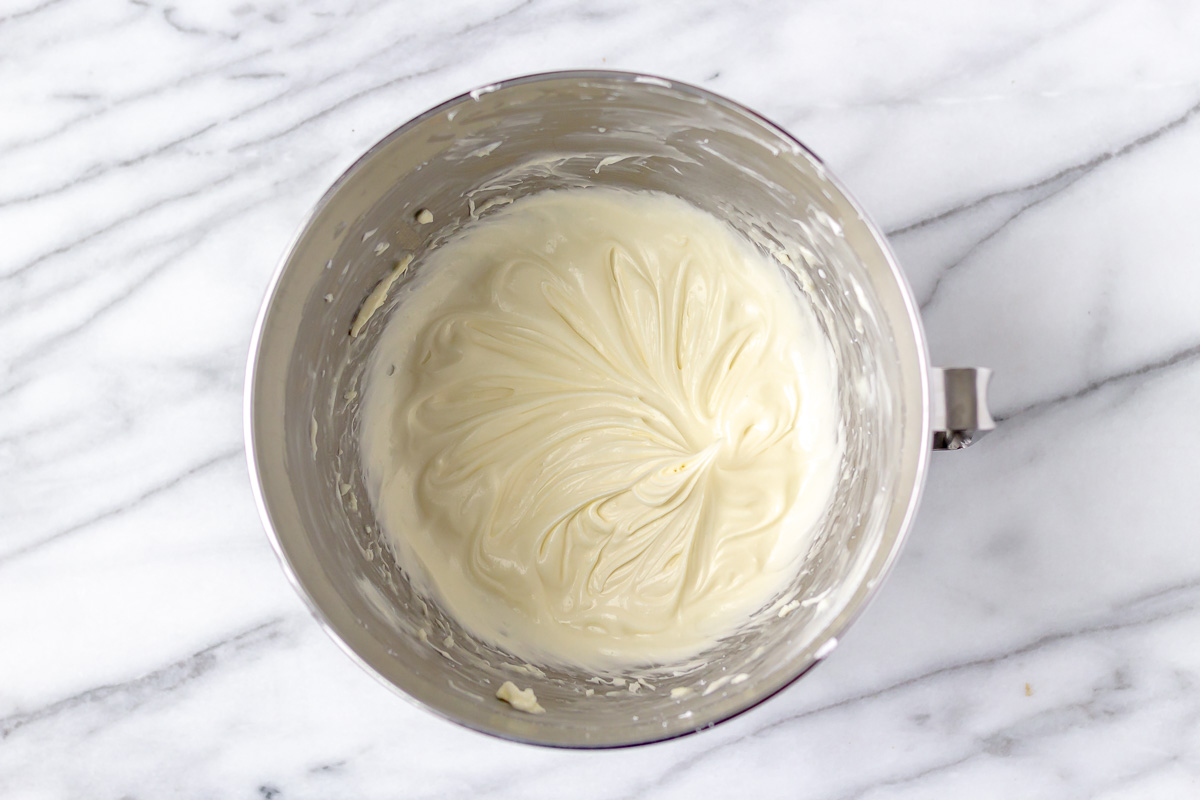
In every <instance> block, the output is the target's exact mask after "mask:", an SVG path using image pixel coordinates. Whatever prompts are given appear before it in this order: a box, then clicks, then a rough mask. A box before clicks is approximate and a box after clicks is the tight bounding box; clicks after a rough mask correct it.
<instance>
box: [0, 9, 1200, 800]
mask: <svg viewBox="0 0 1200 800" xmlns="http://www.w3.org/2000/svg"><path fill="white" fill-rule="evenodd" d="M912 5H916V4H897V3H890V2H886V1H885V0H868V1H864V2H835V1H834V0H811V1H810V2H804V3H786V2H777V3H773V4H771V3H764V4H757V5H756V4H751V3H746V4H743V3H730V2H727V1H722V2H682V0H676V1H675V2H660V3H636V4H635V3H616V4H605V3H591V4H577V3H570V2H559V1H557V0H524V2H522V1H521V0H490V2H487V3H478V4H468V3H464V2H432V3H400V2H378V1H375V2H359V3H340V2H334V1H333V0H314V1H313V2H297V3H276V2H268V3H262V2H259V0H217V1H215V2H203V3H202V2H199V0H193V1H192V2H186V0H176V3H175V4H172V3H171V2H169V0H168V1H167V2H164V0H130V1H129V2H119V1H118V0H110V1H109V2H84V0H3V1H2V2H0V109H2V110H0V242H2V243H3V247H2V248H0V369H2V373H0V796H3V797H5V798H43V797H45V798H54V797H97V798H103V797H108V798H118V797H136V798H151V797H175V796H178V797H229V798H238V797H244V798H255V797H258V798H272V797H274V798H322V797H372V798H373V797H378V798H391V797H446V798H468V797H472V798H473V797H479V796H522V797H532V798H562V797H581V798H621V797H667V798H690V797H693V796H697V797H699V796H705V797H707V796H712V795H713V794H716V793H717V791H718V790H720V793H723V794H731V795H736V796H749V797H767V796H789V797H797V796H803V797H815V798H858V797H862V798H918V797H920V798H926V797H972V798H990V797H996V798H1011V797H1045V798H1065V797H1083V796H1102V797H1154V798H1164V797H1196V796H1200V521H1198V520H1200V468H1198V467H1197V449H1196V448H1197V445H1198V444H1200V414H1197V411H1196V408H1197V405H1196V400H1197V398H1198V397H1200V269H1198V267H1197V264H1198V253H1200V222H1198V213H1200V182H1198V180H1197V179H1198V177H1200V47H1197V42H1198V41H1200V6H1197V5H1196V4H1194V3H1188V2H1167V1H1166V0H1164V2H1146V3H1121V2H1092V1H1089V2H1075V1H1072V2H1057V3H1039V2H1024V3H1015V4H1014V3H994V4H988V5H990V6H992V8H991V9H990V10H984V9H983V8H981V7H977V6H981V5H982V4H969V3H961V2H952V1H947V2H940V3H935V2H930V3H921V4H919V5H920V6H921V7H922V11H921V13H920V14H916V13H914V12H910V11H906V10H903V9H906V8H908V7H909V6H912ZM601 66H603V67H614V68H625V69H634V70H641V71H648V72H653V73H661V74H664V75H667V76H670V77H675V78H679V79H683V80H688V81H692V82H695V83H699V84H702V85H704V86H708V87H711V88H712V89H714V90H717V91H719V92H722V93H725V94H727V95H729V96H731V97H733V98H735V99H738V100H740V101H743V102H745V103H747V104H748V105H750V106H751V107H754V108H756V109H758V110H760V111H762V112H763V113H765V114H766V115H767V116H769V117H771V118H773V119H775V120H776V121H778V122H779V123H781V124H783V125H784V126H785V127H787V128H789V129H790V130H792V131H793V132H795V133H796V134H797V135H798V136H799V137H800V138H801V139H803V140H804V141H805V142H807V143H808V144H809V145H810V146H812V147H813V148H814V149H815V150H816V151H817V152H818V153H820V154H821V155H822V156H823V157H824V158H825V159H826V161H827V162H828V163H829V165H830V166H831V168H832V169H833V170H834V171H835V172H837V173H838V174H839V175H840V176H841V177H842V178H843V179H844V180H845V181H846V182H847V183H848V184H849V186H850V187H851V188H852V190H854V191H855V192H856V194H857V195H858V197H859V199H860V200H862V201H863V202H864V203H865V204H866V205H867V207H868V208H869V209H870V210H871V211H872V212H873V213H874V215H875V216H876V218H877V219H878V220H879V221H880V222H881V223H882V224H883V226H884V227H886V228H887V229H888V230H889V231H892V232H893V233H894V243H895V246H896V248H897V250H898V252H899V253H900V255H901V257H902V259H903V261H904V263H905V265H906V268H907V270H908V272H909V275H910V277H911V280H912V283H913V285H914V288H915V290H916V293H917V295H918V296H919V297H920V298H921V300H922V302H923V304H924V310H925V318H926V322H927V327H928V332H929V337H930V342H931V348H932V351H933V355H934V358H935V360H936V361H937V362H939V363H944V364H945V363H951V362H954V363H966V364H977V363H978V364H986V365H990V366H992V367H994V368H995V369H996V372H997V377H996V380H995V386H994V391H993V400H994V404H995V406H996V407H997V410H998V412H999V414H1000V416H1002V417H1003V418H1004V422H1003V425H1002V427H1001V428H1000V430H998V431H997V432H996V433H995V434H993V435H992V436H991V437H990V438H988V439H985V440H984V441H983V443H982V444H980V445H979V446H978V447H977V448H975V449H972V450H971V451H968V452H966V453H960V454H943V455H941V456H939V457H938V458H936V459H935V462H936V463H934V465H933V469H932V473H931V475H930V480H929V485H928V489H927V491H926V501H925V503H924V506H923V508H922V510H921V513H920V516H919V519H918V520H917V524H916V527H915V530H914V531H913V535H912V537H911V539H910V543H909V545H908V548H907V550H906V552H905V554H904V557H903V558H902V560H901V562H900V564H899V567H898V568H897V570H896V571H895V573H894V574H893V576H892V577H891V579H890V580H889V582H888V583H887V585H886V587H885V588H884V590H883V592H882V594H881V595H880V597H879V599H878V600H877V602H876V603H875V604H874V605H873V606H872V607H871V608H870V610H869V611H868V613H867V614H866V615H865V616H864V617H863V618H862V619H861V620H860V622H859V623H858V624H857V625H856V626H855V627H854V628H853V629H852V631H851V632H850V634H849V635H848V636H847V637H846V639H845V641H844V643H843V646H842V647H840V648H839V649H838V651H837V652H836V653H835V654H834V655H833V656H832V657H831V658H830V659H829V660H828V661H827V662H826V663H825V664H823V665H822V666H821V667H820V668H818V669H817V670H816V671H815V672H813V673H812V674H810V675H809V676H808V677H806V678H805V679H804V680H802V681H800V682H799V683H798V684H796V685H794V686H793V687H792V688H791V689H789V690H788V691H786V692H785V693H784V694H782V695H781V696H779V697H777V698H776V699H774V700H772V701H771V702H769V703H768V704H766V705H765V706H763V707H761V708H759V709H757V710H755V711H753V712H751V713H749V714H747V715H745V716H743V717H741V718H739V719H737V720H735V721H733V722H730V723H728V724H726V725H723V726H721V727H718V728H717V729H715V730H712V731H708V732H705V733H703V734H701V735H699V736H693V737H689V738H687V739H684V740H680V741H677V742H672V743H667V744H662V745H657V746H653V747H648V748H641V749H635V750H629V751H618V752H608V753H569V752H556V751H549V750H543V749H537V748H529V747H522V746H518V745H512V744H508V743H505V742H501V741H496V740H493V739H490V738H487V737H484V736H481V735H478V734H474V733H471V732H469V731H466V730H462V729H459V728H457V727H455V726H453V725H451V724H449V723H445V722H442V721H440V720H437V719H435V718H433V717H432V716H429V715H427V714H425V713H423V712H421V711H418V710H415V709H413V708H411V707H409V705H407V704H406V703H404V702H402V701H401V700H399V699H396V698H393V697H391V696H389V695H388V693H386V692H385V691H384V690H383V689H381V688H380V687H379V686H377V685H376V684H375V683H374V682H373V680H372V679H371V678H369V677H368V676H367V675H365V674H363V673H362V672H360V671H359V669H358V668H357V667H356V666H354V665H353V664H352V663H351V662H350V661H349V660H348V659H346V658H345V657H344V656H343V655H342V654H341V653H340V652H339V651H338V650H337V649H336V648H335V646H334V645H333V644H332V643H331V642H330V641H329V640H328V639H327V638H326V637H325V635H324V634H323V633H322V632H321V631H320V630H319V629H318V628H317V626H316V624H315V623H314V622H313V621H312V620H311V619H310V618H309V616H308V615H307V613H306V611H305V610H304V609H303V607H302V605H301V603H300V601H299V599H298V598H297V597H295V596H294V594H293V592H292V590H291V589H290V588H289V587H288V585H287V584H286V582H285V580H284V578H283V575H282V573H281V572H280V570H279V568H278V567H277V565H276V563H275V559H274V556H273V555H272V553H271V551H270V549H269V547H268V545H267V542H266V538H265V537H264V535H263V533H262V530H261V527H260V525H259V521H258V517H257V515H256V513H255V510H254V506H253V503H252V500H251V494H250V489H249V485H248V481H247V475H246V467H245V464H244V458H243V455H242V428H241V391H242V375H243V364H244V359H245V355H246V349H247V346H248V340H249V333H250V327H251V323H252V320H253V318H254V315H255V312H256V310H257V307H258V304H259V301H260V299H261V296H262V292H263V290H264V288H265V286H266V282H267V278H268V275H269V274H270V272H271V270H272V269H273V267H274V264H275V262H276V259H277V257H278V256H279V254H280V252H281V250H282V249H283V247H284V246H285V244H286V243H287V241H288V239H289V237H290V235H291V233H292V232H293V230H294V228H295V226H296V225H297V224H298V223H299V221H300V219H301V218H302V216H303V214H304V212H305V211H306V209H307V208H308V207H309V206H310V205H311V204H312V203H313V202H314V201H315V200H316V199H317V197H318V196H319V195H320V194H321V192H322V191H323V190H324V188H325V187H326V186H327V185H328V184H329V183H330V182H331V181H332V180H333V179H334V178H335V177H336V176H337V175H338V174H339V173H340V172H341V171H342V170H343V169H344V168H345V167H346V166H348V165H349V164H350V163H351V161H352V160H353V159H354V158H355V157H356V156H357V155H358V154H359V153H360V152H362V151H363V150H364V149H365V148H367V147H368V146H369V145H370V144H372V143H373V142H374V141H375V140H377V139H378V138H380V137H381V136H383V135H384V134H385V133H387V132H388V131H390V130H391V129H392V128H393V127H395V126H396V125H398V124H399V123H401V122H403V121H404V120H406V119H407V118H408V117H410V116H411V115H413V114H415V113H417V112H419V111H421V110H423V109H425V108H426V107H428V106H430V105H432V104H434V103H436V102H439V101H441V100H443V99H445V98H447V97H449V96H451V95H452V94H456V93H458V92H459V91H462V90H465V89H467V88H470V87H471V86H473V85H476V84H481V83H486V82H489V81H493V80H495V79H498V78H502V77H507V76H511V75H514V74H519V73H525V72H532V71H541V70H546V69H552V68H566V67H601ZM1027 686H1028V687H1029V688H1028V691H1027V688H1026V687H1027Z"/></svg>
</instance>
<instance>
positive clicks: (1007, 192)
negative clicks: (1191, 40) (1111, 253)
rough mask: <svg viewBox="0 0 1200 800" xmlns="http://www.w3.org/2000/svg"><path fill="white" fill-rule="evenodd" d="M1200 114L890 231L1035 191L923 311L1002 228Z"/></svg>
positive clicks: (946, 271) (937, 285)
mask: <svg viewBox="0 0 1200 800" xmlns="http://www.w3.org/2000/svg"><path fill="white" fill-rule="evenodd" d="M1197 113H1200V102H1197V103H1196V104H1194V105H1192V106H1191V107H1189V108H1188V109H1187V110H1186V111H1185V112H1184V113H1182V114H1180V115H1179V116H1176V117H1174V118H1173V119H1171V120H1170V121H1168V122H1166V123H1165V124H1163V125H1161V126H1159V127H1157V128H1155V129H1153V130H1151V131H1149V132H1147V133H1144V134H1142V135H1141V136H1139V137H1137V138H1136V139H1133V140H1132V141H1130V142H1127V143H1125V144H1124V145H1122V146H1121V147H1119V148H1117V149H1116V150H1109V151H1107V152H1104V153H1101V154H1099V155H1096V156H1093V157H1091V158H1089V159H1087V160H1086V161H1081V162H1079V163H1076V164H1073V165H1071V166H1069V167H1066V168H1064V169H1061V170H1059V171H1058V172H1056V173H1054V174H1053V175H1051V176H1049V177H1048V178H1041V179H1039V180H1037V181H1033V182H1031V183H1027V184H1025V185H1023V186H1017V187H1014V188H1011V189H1002V190H1000V191H997V192H991V193H989V194H986V195H984V196H983V197H978V198H976V199H974V200H971V201H968V202H966V203H962V204H959V205H956V206H953V207H951V208H949V209H947V210H945V211H941V212H939V213H937V214H934V215H932V216H929V217H925V218H924V219H920V220H918V221H916V222H913V223H910V224H908V225H905V226H903V227H900V228H896V229H894V230H891V231H888V232H887V235H888V236H889V237H892V236H895V237H899V236H903V235H905V234H907V233H911V232H913V231H918V230H922V229H924V228H928V227H930V226H931V225H936V224H938V223H941V222H945V221H947V220H951V219H953V218H955V217H957V216H959V215H960V214H964V213H968V212H971V211H975V210H976V209H979V208H980V207H982V206H984V205H986V204H988V203H990V202H992V201H994V200H999V199H1003V198H1007V197H1012V196H1021V195H1027V194H1031V193H1033V194H1035V196H1034V198H1033V199H1032V200H1030V201H1029V202H1026V203H1024V204H1022V205H1021V206H1020V207H1018V209H1017V210H1016V212H1014V213H1013V214H1010V215H1009V216H1008V217H1007V218H1005V219H1004V220H1003V221H1001V222H1000V224H999V225H997V226H996V227H995V228H993V229H992V230H991V231H990V232H989V233H988V234H987V235H986V236H984V237H983V238H981V239H979V240H978V241H976V242H975V243H974V244H972V245H971V246H970V247H968V248H967V250H966V251H965V252H964V253H963V254H962V255H961V256H960V257H959V258H958V260H956V261H955V262H954V263H952V264H950V265H949V266H947V267H945V268H943V269H942V270H941V272H940V273H939V274H938V276H937V279H936V280H935V281H934V282H933V286H932V288H931V289H930V290H929V293H928V294H927V295H926V297H925V299H924V300H922V301H921V310H922V311H925V310H926V309H928V308H929V307H930V306H931V305H932V304H933V302H934V300H936V299H937V297H938V292H939V290H940V289H941V286H942V283H943V282H944V281H945V279H946V277H947V276H948V275H950V274H951V273H952V272H953V271H954V270H956V269H957V268H958V267H960V266H962V265H963V264H964V263H966V261H967V259H968V258H969V257H970V256H971V255H973V254H974V253H975V252H976V251H978V250H979V248H980V247H982V246H983V245H984V244H986V243H987V242H989V241H990V240H992V239H993V238H995V237H996V236H997V235H998V234H999V233H1000V232H1001V231H1003V230H1004V229H1005V228H1006V227H1008V225H1009V224H1010V223H1012V222H1013V221H1014V220H1016V219H1018V218H1020V217H1021V216H1022V215H1023V214H1024V213H1025V212H1026V211H1028V210H1030V209H1031V208H1035V207H1036V206H1039V205H1041V204H1042V203H1044V202H1046V201H1047V200H1049V199H1051V198H1053V197H1055V196H1056V195H1058V194H1061V193H1062V192H1063V191H1065V190H1066V189H1068V188H1070V187H1071V186H1073V185H1074V184H1075V183H1077V182H1078V181H1080V180H1081V179H1083V178H1084V177H1086V176H1087V175H1089V174H1091V173H1092V172H1093V171H1094V170H1095V169H1096V168H1097V167H1099V166H1101V165H1103V164H1106V163H1108V162H1110V161H1113V160H1115V159H1118V158H1120V157H1121V156H1125V155H1128V154H1129V153H1133V152H1135V151H1137V150H1139V149H1141V148H1143V147H1145V146H1146V145H1149V144H1152V143H1153V142H1155V141H1157V140H1158V139H1160V138H1162V137H1163V136H1165V135H1166V134H1168V133H1170V132H1171V131H1173V130H1175V129H1177V128H1180V127H1182V126H1183V125H1186V124H1187V123H1188V122H1190V121H1191V120H1192V118H1193V117H1195V116H1196V114H1197ZM1043 190H1044V191H1043Z"/></svg>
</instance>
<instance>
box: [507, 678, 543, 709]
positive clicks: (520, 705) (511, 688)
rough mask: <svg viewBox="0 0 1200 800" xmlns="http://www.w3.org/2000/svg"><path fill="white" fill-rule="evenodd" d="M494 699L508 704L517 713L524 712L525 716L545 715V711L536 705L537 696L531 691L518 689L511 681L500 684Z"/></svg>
mask: <svg viewBox="0 0 1200 800" xmlns="http://www.w3.org/2000/svg"><path fill="white" fill-rule="evenodd" d="M496 697H498V698H500V699H501V700H503V701H504V702H506V703H508V704H509V705H510V706H512V707H513V708H515V709H516V710H517V711H524V712H525V713H526V714H545V713H546V709H544V708H542V707H541V705H540V704H539V703H538V699H537V695H536V694H534V693H533V689H518V688H517V685H516V684H515V683H513V682H512V681H505V682H504V683H502V684H500V688H499V689H497V690H496Z"/></svg>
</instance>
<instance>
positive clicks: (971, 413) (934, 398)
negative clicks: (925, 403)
mask: <svg viewBox="0 0 1200 800" xmlns="http://www.w3.org/2000/svg"><path fill="white" fill-rule="evenodd" d="M991 378H992V371H991V370H990V369H987V368H986V367H948V368H946V369H942V368H940V367H933V368H931V369H930V370H929V389H930V391H929V406H930V421H931V423H932V424H931V427H932V429H933V449H934V450H961V449H963V448H964V447H970V446H971V445H972V444H974V443H975V442H977V441H979V439H980V437H982V436H983V435H984V434H985V433H987V432H988V431H990V430H992V429H994V428H995V427H996V421H995V420H994V419H992V415H991V413H990V412H989V411H988V399H987V390H988V381H990V380H991Z"/></svg>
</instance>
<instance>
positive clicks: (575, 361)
mask: <svg viewBox="0 0 1200 800" xmlns="http://www.w3.org/2000/svg"><path fill="white" fill-rule="evenodd" d="M422 260H423V262H424V263H420V264H418V265H417V272H416V274H415V275H414V276H413V281H412V283H411V284H410V286H409V288H408V290H407V291H408V294H406V296H405V297H404V299H403V301H402V302H401V303H400V305H399V308H398V310H397V312H396V313H393V314H392V315H391V317H390V318H389V319H388V320H387V324H386V327H385V328H384V330H383V332H382V334H381V337H380V341H379V343H378V345H377V347H376V349H375V351H374V353H373V355H372V361H371V363H370V364H369V366H368V374H367V379H366V382H365V386H366V388H365V391H364V403H363V418H362V428H361V444H362V454H363V465H364V472H365V476H366V479H367V486H368V491H369V494H370V496H371V501H372V504H373V507H374V509H375V513H376V516H377V517H378V519H379V521H380V524H381V527H382V529H383V531H384V532H385V534H386V535H387V537H388V538H389V540H390V542H391V544H392V545H393V547H394V550H395V554H396V558H397V560H398V561H399V562H400V563H401V564H402V565H403V566H404V567H405V568H406V569H407V571H408V572H409V573H410V575H412V576H413V579H414V581H415V582H416V583H417V584H418V587H419V588H421V589H422V590H423V591H427V592H429V593H431V594H432V595H433V596H434V597H436V598H437V599H438V600H439V602H440V603H441V604H442V605H443V607H444V608H445V609H446V610H447V611H448V612H449V613H451V614H453V615H454V616H455V617H456V618H457V620H458V621H459V622H460V623H461V624H462V625H463V626H464V627H466V628H467V629H468V630H469V631H471V632H472V633H473V634H474V635H475V636H477V637H478V638H480V639H482V640H484V641H486V642H489V643H491V644H493V645H496V646H499V647H502V648H504V649H506V650H507V651H509V652H510V653H513V654H515V655H517V656H519V657H521V658H524V659H526V660H528V661H532V662H534V663H547V662H559V663H564V664H570V665H573V666H577V667H583V668H591V669H597V670H600V669H608V668H621V667H628V666H634V665H642V666H653V665H664V664H668V663H675V662H679V661H681V660H683V659H687V658H689V657H692V656H694V655H697V654H698V653H700V652H702V651H703V650H704V649H705V648H707V647H709V646H711V645H712V644H714V643H715V642H716V641H717V640H718V639H720V638H721V637H722V636H725V635H727V634H729V633H731V632H733V631H735V630H736V629H737V628H738V627H739V626H741V625H743V624H744V623H746V622H747V621H748V620H749V619H750V618H751V617H752V616H753V615H754V614H755V613H756V612H758V611H760V610H762V609H763V608H764V607H765V606H766V605H767V604H768V603H770V602H771V601H772V600H773V599H774V598H775V597H776V596H777V595H778V594H779V593H780V592H781V591H783V590H784V589H785V588H786V587H787V586H788V585H789V584H790V583H791V581H792V580H793V579H794V577H795V575H796V574H797V572H798V570H799V569H800V567H801V565H802V564H803V561H804V558H805V555H806V553H807V550H808V547H809V545H810V544H811V542H812V539H813V536H814V528H815V527H816V525H817V524H818V522H819V520H820V519H821V517H822V516H823V515H824V513H825V512H826V510H827V508H828V506H829V504H830V502H831V498H832V494H833V490H834V487H835V484H836V481H837V475H838V466H839V462H840V459H841V448H842V435H841V422H840V418H839V414H838V411H837V403H836V371H835V370H836V366H835V362H834V357H833V353H832V349H831V347H830V345H829V342H828V340H827V338H826V336H825V334H824V332H823V331H822V330H821V328H820V325H819V324H818V322H817V318H816V315H815V313H814V311H813V309H812V308H811V306H810V305H808V300H807V298H805V297H804V296H803V295H802V294H800V293H799V292H797V291H794V290H793V289H792V288H791V287H790V286H789V284H788V281H787V280H786V279H785V278H784V276H783V274H782V271H781V268H780V266H779V265H778V264H777V263H775V262H773V261H772V260H770V259H769V257H768V256H766V255H764V254H762V253H760V252H759V251H757V250H755V249H754V248H753V247H752V246H751V245H750V244H749V243H747V242H746V241H745V240H744V239H742V238H741V237H740V236H739V235H738V234H737V233H736V232H735V231H734V230H733V229H732V228H731V227H729V226H728V225H726V224H725V223H723V222H721V221H720V220H718V219H717V218H716V217H713V216H711V215H709V214H707V213H705V212H703V211H700V210H699V209H697V208H695V207H693V206H691V205H689V204H688V203H686V202H684V201H683V200H680V199H678V198H675V197H671V196H668V195H665V194H659V193H652V192H624V191H619V190H614V189H600V188H591V189H570V190H559V191H550V192H543V193H540V194H536V195H533V196H530V197H526V198H523V199H520V200H517V201H515V202H513V203H512V204H511V205H509V206H508V207H506V208H503V209H501V210H499V211H496V212H495V213H493V214H492V215H490V216H488V217H487V218H486V219H484V220H481V221H478V222H475V223H473V224H471V225H469V226H468V227H467V228H465V229H464V230H463V231H462V232H460V233H459V234H458V235H457V236H455V237H453V238H451V239H450V240H449V241H447V242H446V243H444V244H443V245H441V246H440V247H439V248H437V249H435V250H433V251H432V252H430V253H428V254H426V255H425V256H424V257H423V259H422ZM405 268H407V264H405ZM380 288H382V289H383V290H382V292H380V294H382V295H383V296H386V288H383V287H380ZM377 291H379V290H378V289H377ZM358 327H359V328H361V325H360V326H358ZM506 686H508V684H506ZM501 691H502V692H505V691H506V690H505V687H501ZM515 691H517V690H516V687H515V686H513V687H512V690H511V691H509V692H506V693H508V694H511V692H515ZM502 699H506V700H508V702H510V703H513V700H512V699H511V698H509V697H503V698H502ZM522 702H524V701H522ZM514 706H516V704H515V703H514ZM516 707H519V706H516ZM539 708H540V707H539Z"/></svg>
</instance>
